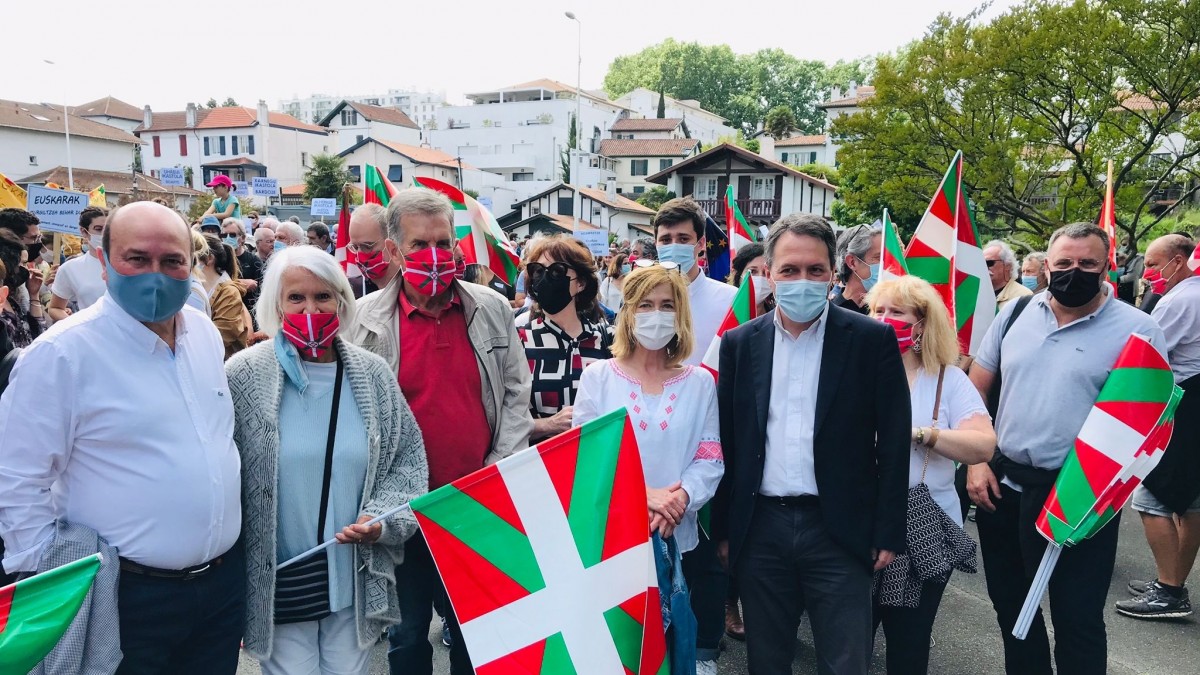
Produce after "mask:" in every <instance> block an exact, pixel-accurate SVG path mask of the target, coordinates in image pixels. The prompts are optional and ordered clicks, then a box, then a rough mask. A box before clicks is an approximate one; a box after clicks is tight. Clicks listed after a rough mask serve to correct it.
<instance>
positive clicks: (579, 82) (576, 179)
mask: <svg viewBox="0 0 1200 675" xmlns="http://www.w3.org/2000/svg"><path fill="white" fill-rule="evenodd" d="M566 15H567V18H568V19H570V20H572V21H574V22H575V26H576V27H577V29H578V30H577V33H576V39H575V55H576V60H575V169H574V172H575V175H573V176H571V182H572V183H574V184H575V204H574V208H572V209H571V210H572V211H574V214H575V231H576V232H578V231H579V220H580V212H581V211H583V198H582V196H581V195H580V194H579V187H580V185H582V182H581V181H582V179H583V177H582V176H581V175H580V174H582V173H583V120H582V119H580V113H581V111H582V110H583V22H582V21H580V20H579V17H577V16H575V12H567V13H566Z"/></svg>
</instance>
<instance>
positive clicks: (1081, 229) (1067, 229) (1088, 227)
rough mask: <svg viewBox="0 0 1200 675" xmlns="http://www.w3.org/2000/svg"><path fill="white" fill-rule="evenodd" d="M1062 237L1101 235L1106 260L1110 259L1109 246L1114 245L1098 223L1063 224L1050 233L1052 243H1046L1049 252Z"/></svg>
mask: <svg viewBox="0 0 1200 675" xmlns="http://www.w3.org/2000/svg"><path fill="white" fill-rule="evenodd" d="M1062 237H1066V238H1067V239H1087V238H1088V237H1099V238H1100V241H1102V242H1104V260H1106V261H1107V260H1108V248H1109V247H1110V246H1111V245H1112V244H1111V243H1110V242H1109V241H1108V233H1107V232H1105V231H1104V230H1103V229H1101V228H1100V227H1099V226H1097V225H1093V224H1092V223H1071V224H1070V225H1063V226H1062V227H1060V228H1058V229H1057V230H1055V231H1054V234H1052V235H1050V243H1048V244H1047V245H1046V250H1047V252H1049V250H1050V249H1051V248H1053V247H1054V242H1056V241H1058V240H1059V239H1061V238H1062Z"/></svg>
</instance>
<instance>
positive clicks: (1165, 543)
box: [1117, 234, 1200, 619]
mask: <svg viewBox="0 0 1200 675" xmlns="http://www.w3.org/2000/svg"><path fill="white" fill-rule="evenodd" d="M1195 250H1196V243H1195V242H1194V241H1192V240H1191V239H1188V238H1187V237H1185V236H1183V235H1181V234H1168V235H1166V236H1164V237H1159V238H1158V239H1155V240H1154V241H1153V242H1151V244H1150V247H1149V248H1147V249H1146V258H1145V263H1146V269H1152V270H1157V271H1158V272H1159V274H1161V275H1162V278H1163V280H1165V281H1166V290H1165V292H1164V293H1163V296H1162V299H1161V300H1159V301H1158V303H1157V304H1155V305H1154V310H1153V311H1152V312H1150V316H1151V317H1152V318H1153V319H1154V320H1155V321H1157V322H1158V325H1159V327H1160V328H1162V331H1163V336H1164V337H1165V338H1166V343H1165V344H1164V347H1165V349H1166V352H1167V360H1168V361H1169V362H1170V364H1171V372H1172V373H1174V375H1175V383H1176V384H1178V385H1179V386H1180V387H1182V388H1183V390H1184V396H1183V400H1182V401H1180V403H1179V408H1178V410H1176V411H1175V433H1174V434H1173V435H1172V436H1171V443H1170V444H1169V445H1168V446H1167V452H1166V454H1164V455H1163V458H1162V461H1161V462H1159V465H1158V466H1157V467H1155V469H1154V471H1151V472H1150V475H1149V476H1147V477H1146V480H1145V481H1143V483H1142V484H1141V485H1140V486H1139V487H1138V488H1137V490H1136V491H1135V492H1134V493H1133V510H1134V511H1137V512H1138V513H1139V514H1140V515H1141V517H1142V527H1144V528H1145V530H1146V541H1147V542H1148V543H1149V544H1150V551H1151V552H1152V553H1153V554H1154V564H1155V567H1156V568H1157V570H1156V571H1157V577H1156V578H1155V579H1154V580H1153V581H1130V582H1129V590H1130V591H1131V592H1140V593H1141V594H1140V595H1138V596H1137V597H1134V598H1132V599H1130V600H1124V601H1121V602H1118V603H1117V612H1118V613H1119V614H1123V615H1125V616H1131V617H1133V618H1135V619H1177V618H1182V617H1185V616H1188V615H1190V614H1191V613H1192V603H1191V599H1190V598H1189V597H1188V592H1187V589H1186V588H1184V586H1183V584H1184V582H1185V581H1187V577H1188V574H1189V573H1190V572H1191V571H1192V565H1193V564H1195V562H1196V552H1197V550H1200V276H1195V275H1193V273H1192V270H1191V269H1190V268H1189V267H1188V259H1189V258H1191V257H1192V252H1193V251H1195Z"/></svg>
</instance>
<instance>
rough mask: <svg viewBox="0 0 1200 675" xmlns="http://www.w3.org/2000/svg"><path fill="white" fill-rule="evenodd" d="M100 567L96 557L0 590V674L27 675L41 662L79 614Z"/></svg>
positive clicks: (98, 559) (55, 569)
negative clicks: (25, 674)
mask: <svg viewBox="0 0 1200 675" xmlns="http://www.w3.org/2000/svg"><path fill="white" fill-rule="evenodd" d="M100 562H101V558H100V554H99V553H96V554H93V555H90V556H88V557H86V558H80V559H79V560H76V561H75V562H73V563H69V564H66V565H63V566H62V567H56V568H54V569H52V570H49V571H47V572H42V573H41V574H38V575H35V576H32V577H29V578H28V579H23V580H21V581H18V582H17V583H15V584H10V585H8V586H5V587H3V588H0V673H27V672H29V671H30V670H32V669H33V668H34V666H36V665H37V664H38V663H41V661H42V659H44V658H46V655H47V654H49V653H50V650H52V649H54V646H55V645H57V644H58V640H59V638H61V637H62V635H63V633H65V632H66V630H67V628H68V627H70V625H71V622H72V621H74V620H75V615H76V614H78V613H79V608H80V607H81V606H82V605H83V600H84V598H86V597H87V594H88V591H89V590H91V588H92V581H93V580H94V579H95V578H96V572H97V571H98V570H99V569H100ZM114 562H115V561H114Z"/></svg>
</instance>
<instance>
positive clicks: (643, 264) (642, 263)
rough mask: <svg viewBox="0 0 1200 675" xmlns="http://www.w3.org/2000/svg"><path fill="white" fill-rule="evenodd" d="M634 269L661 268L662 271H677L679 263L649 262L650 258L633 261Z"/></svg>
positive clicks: (666, 261)
mask: <svg viewBox="0 0 1200 675" xmlns="http://www.w3.org/2000/svg"><path fill="white" fill-rule="evenodd" d="M633 265H634V267H654V266H655V265H659V266H661V267H662V268H663V269H668V270H676V271H678V270H679V263H677V262H671V261H670V260H651V259H650V258H638V259H637V260H634V261H633Z"/></svg>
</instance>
